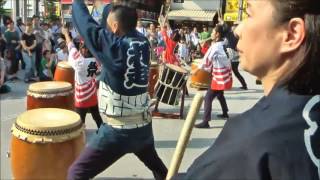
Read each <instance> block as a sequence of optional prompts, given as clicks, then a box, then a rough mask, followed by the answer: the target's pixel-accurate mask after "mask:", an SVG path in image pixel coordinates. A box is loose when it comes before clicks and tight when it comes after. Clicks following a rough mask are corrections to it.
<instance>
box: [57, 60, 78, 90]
mask: <svg viewBox="0 0 320 180" xmlns="http://www.w3.org/2000/svg"><path fill="white" fill-rule="evenodd" d="M53 79H54V80H55V81H65V82H69V83H70V84H71V85H72V86H74V70H73V68H72V66H71V65H69V63H68V62H65V61H62V62H59V63H58V65H57V67H56V71H55V72H54V78H53Z"/></svg>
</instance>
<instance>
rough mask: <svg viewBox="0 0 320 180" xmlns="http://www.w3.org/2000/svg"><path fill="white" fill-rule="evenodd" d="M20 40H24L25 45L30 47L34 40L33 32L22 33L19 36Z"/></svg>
mask: <svg viewBox="0 0 320 180" xmlns="http://www.w3.org/2000/svg"><path fill="white" fill-rule="evenodd" d="M21 40H22V41H26V46H27V47H30V46H32V45H33V42H34V41H35V40H36V36H35V35H34V34H30V35H29V34H26V33H24V34H23V35H22V37H21ZM33 51H34V49H33V50H32V52H33Z"/></svg>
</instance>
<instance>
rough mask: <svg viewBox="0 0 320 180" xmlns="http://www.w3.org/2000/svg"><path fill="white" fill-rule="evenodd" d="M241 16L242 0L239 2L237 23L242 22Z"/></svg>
mask: <svg viewBox="0 0 320 180" xmlns="http://www.w3.org/2000/svg"><path fill="white" fill-rule="evenodd" d="M242 14H243V0H239V12H238V21H242Z"/></svg>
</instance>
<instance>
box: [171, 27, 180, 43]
mask: <svg viewBox="0 0 320 180" xmlns="http://www.w3.org/2000/svg"><path fill="white" fill-rule="evenodd" d="M171 39H172V40H173V41H174V42H179V41H180V39H181V35H180V33H179V30H178V29H176V30H174V31H173V32H172V35H171Z"/></svg>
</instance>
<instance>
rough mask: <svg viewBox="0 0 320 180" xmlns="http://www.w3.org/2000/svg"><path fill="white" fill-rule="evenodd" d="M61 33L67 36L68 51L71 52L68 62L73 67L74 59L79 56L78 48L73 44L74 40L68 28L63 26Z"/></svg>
mask: <svg viewBox="0 0 320 180" xmlns="http://www.w3.org/2000/svg"><path fill="white" fill-rule="evenodd" d="M61 33H62V34H63V35H64V37H65V38H66V43H67V46H68V52H69V55H68V62H69V64H70V65H71V66H72V67H74V60H75V59H76V57H79V51H78V50H77V48H76V47H75V45H74V44H73V41H72V39H71V37H70V34H69V30H68V28H66V27H62V28H61Z"/></svg>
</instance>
